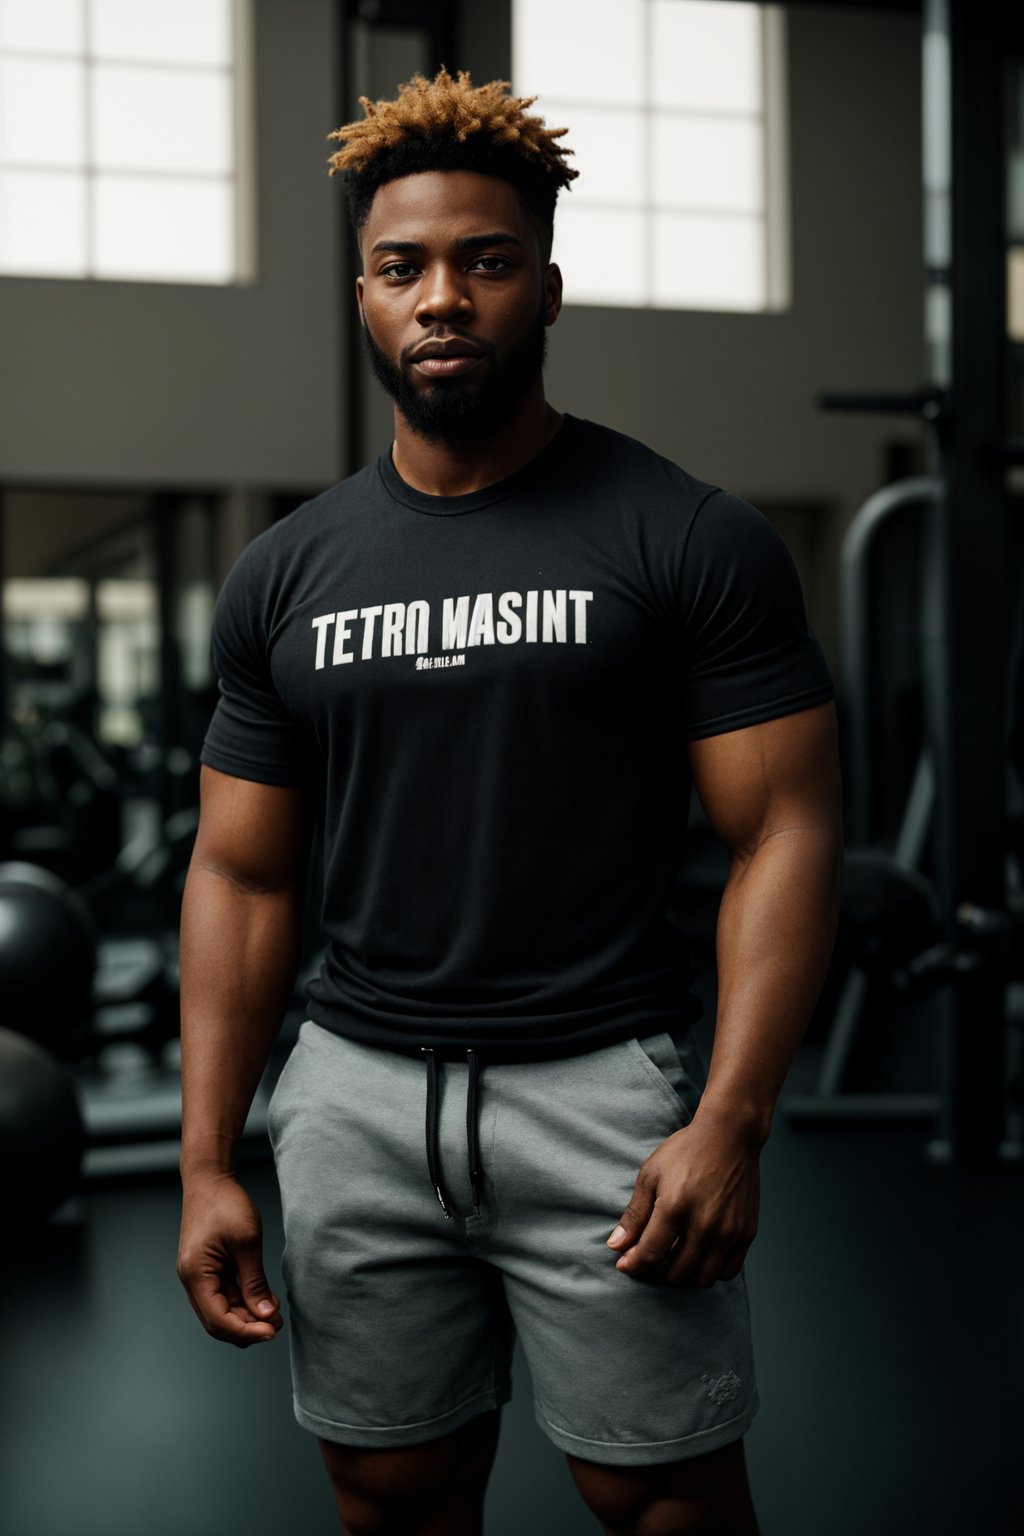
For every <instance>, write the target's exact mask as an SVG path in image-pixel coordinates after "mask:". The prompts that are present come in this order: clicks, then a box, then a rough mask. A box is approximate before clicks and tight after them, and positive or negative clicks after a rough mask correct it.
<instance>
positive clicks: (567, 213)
mask: <svg viewBox="0 0 1024 1536" xmlns="http://www.w3.org/2000/svg"><path fill="white" fill-rule="evenodd" d="M552 255H553V259H554V260H555V261H557V262H558V265H559V266H560V267H561V269H562V276H563V278H564V279H565V297H566V300H567V302H568V303H570V304H621V305H630V304H642V303H643V302H644V299H645V297H646V295H645V292H644V288H645V281H646V270H645V265H644V216H643V214H641V213H629V212H619V211H615V212H613V211H612V210H611V209H610V208H586V207H580V208H574V207H572V206H571V205H570V204H568V203H567V202H564V201H563V200H562V199H561V198H559V206H558V212H557V213H556V215H555V246H554V251H553V253H552Z"/></svg>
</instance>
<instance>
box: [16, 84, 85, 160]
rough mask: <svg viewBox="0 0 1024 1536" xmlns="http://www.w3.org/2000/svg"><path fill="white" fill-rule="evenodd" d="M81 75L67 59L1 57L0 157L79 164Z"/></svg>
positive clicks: (82, 123)
mask: <svg viewBox="0 0 1024 1536" xmlns="http://www.w3.org/2000/svg"><path fill="white" fill-rule="evenodd" d="M84 79H85V71H84V67H83V65H81V64H78V63H73V62H72V61H70V60H67V61H65V60H63V59H62V60H56V59H55V60H54V61H53V62H52V63H51V62H50V61H49V60H47V59H15V58H7V59H2V58H0V160H3V161H5V162H6V163H7V164H8V165H11V164H14V165H59V166H62V167H66V166H69V165H81V164H82V163H83V161H82V146H83V140H84V137H85V116H84V111H83V85H84Z"/></svg>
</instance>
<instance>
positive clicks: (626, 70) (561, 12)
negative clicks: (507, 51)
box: [512, 0, 645, 143]
mask: <svg viewBox="0 0 1024 1536" xmlns="http://www.w3.org/2000/svg"><path fill="white" fill-rule="evenodd" d="M644 3H645V0H587V3H586V5H585V6H583V5H581V3H580V0H515V6H514V11H513V17H512V59H513V63H512V79H513V85H514V89H515V91H516V92H517V93H518V94H520V95H523V96H539V97H540V98H541V99H540V101H538V103H537V105H536V107H535V108H534V110H535V111H537V112H540V113H541V115H542V116H543V117H544V119H545V121H546V122H547V123H548V125H549V127H559V128H560V127H561V126H562V124H561V123H560V122H557V123H556V122H554V120H553V119H552V118H551V117H550V116H549V115H548V108H547V106H546V103H545V98H546V97H548V96H550V97H552V98H561V99H562V100H566V99H569V100H574V101H590V102H595V103H597V102H613V103H615V102H618V103H624V104H625V105H627V106H637V105H639V104H640V102H641V101H642V100H643V94H644V81H643V21H644V18H643V10H644ZM569 142H570V143H571V140H570V141H569Z"/></svg>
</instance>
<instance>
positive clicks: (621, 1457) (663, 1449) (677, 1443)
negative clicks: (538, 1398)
mask: <svg viewBox="0 0 1024 1536" xmlns="http://www.w3.org/2000/svg"><path fill="white" fill-rule="evenodd" d="M760 1406H761V1404H760V1400H759V1398H758V1395H757V1392H756V1391H755V1393H754V1395H753V1397H752V1398H751V1401H750V1405H749V1407H748V1408H746V1409H745V1410H744V1412H743V1413H740V1414H737V1415H736V1417H735V1418H732V1419H727V1420H726V1422H725V1423H724V1424H713V1425H712V1426H711V1427H710V1428H708V1429H701V1430H698V1431H697V1433H696V1434H694V1435H680V1436H679V1437H678V1438H677V1439H674V1440H646V1441H643V1440H638V1441H633V1442H631V1443H628V1444H617V1443H616V1442H615V1441H613V1440H612V1441H610V1440H588V1439H586V1438H585V1437H583V1436H581V1435H571V1434H570V1433H569V1431H568V1430H565V1429H559V1428H558V1427H557V1426H556V1425H554V1424H551V1423H550V1422H549V1421H548V1420H547V1419H545V1418H544V1417H543V1416H542V1415H541V1414H540V1413H539V1412H535V1417H536V1420H537V1423H538V1424H539V1425H540V1427H541V1429H542V1430H543V1431H544V1433H545V1435H547V1437H548V1439H549V1440H550V1441H551V1442H552V1443H553V1444H554V1445H556V1446H557V1447H558V1449H559V1450H560V1451H565V1452H567V1454H569V1455H571V1456H578V1457H579V1458H580V1460H581V1461H595V1462H599V1463H604V1464H605V1465H607V1466H615V1467H643V1466H652V1465H654V1464H655V1463H661V1462H667V1461H688V1460H690V1458H691V1457H694V1456H704V1455H706V1454H707V1453H708V1452H709V1451H717V1450H719V1449H720V1448H721V1447H722V1446H723V1445H730V1444H731V1443H732V1442H733V1441H734V1440H739V1439H740V1437H741V1436H742V1435H744V1434H745V1433H746V1431H747V1430H748V1429H749V1428H750V1424H751V1421H752V1420H753V1418H754V1415H755V1414H756V1413H757V1411H758V1409H759V1407H760Z"/></svg>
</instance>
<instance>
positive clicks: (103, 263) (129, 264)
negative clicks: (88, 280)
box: [94, 176, 233, 283]
mask: <svg viewBox="0 0 1024 1536" xmlns="http://www.w3.org/2000/svg"><path fill="white" fill-rule="evenodd" d="M232 204H233V198H232V190H231V187H230V186H229V185H226V184H224V183H222V182H209V181H185V180H182V181H177V180H161V181H156V182H152V181H147V180H146V179H145V178H144V177H141V176H100V177H98V178H97V182H96V199H95V205H94V214H95V229H96V257H95V266H96V272H97V275H98V276H101V277H129V278H131V277H140V278H141V277H146V278H151V279H161V278H162V279H164V280H166V281H167V282H179V281H185V282H188V281H193V282H213V283H227V282H230V281H231V279H232V276H233V261H232V229H231V210H232Z"/></svg>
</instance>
